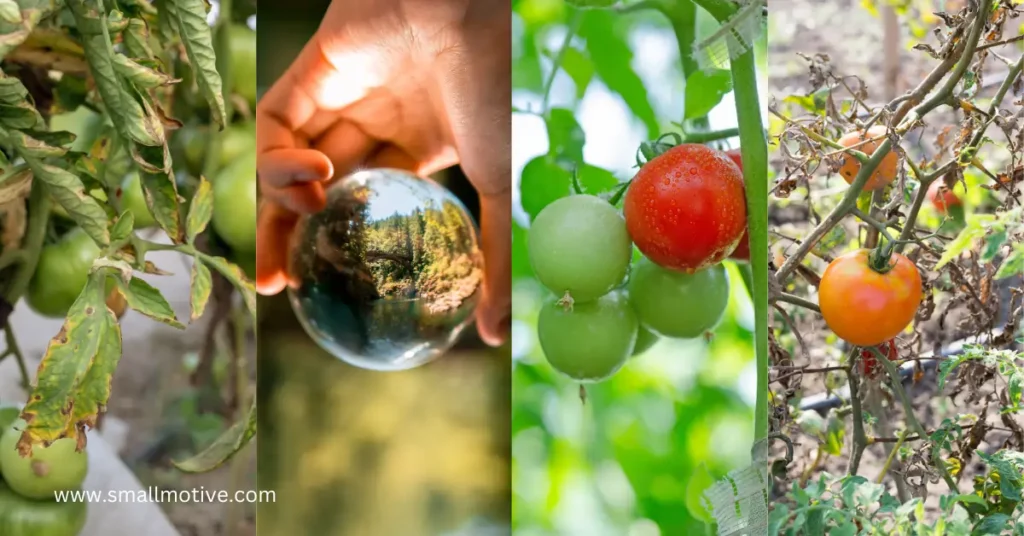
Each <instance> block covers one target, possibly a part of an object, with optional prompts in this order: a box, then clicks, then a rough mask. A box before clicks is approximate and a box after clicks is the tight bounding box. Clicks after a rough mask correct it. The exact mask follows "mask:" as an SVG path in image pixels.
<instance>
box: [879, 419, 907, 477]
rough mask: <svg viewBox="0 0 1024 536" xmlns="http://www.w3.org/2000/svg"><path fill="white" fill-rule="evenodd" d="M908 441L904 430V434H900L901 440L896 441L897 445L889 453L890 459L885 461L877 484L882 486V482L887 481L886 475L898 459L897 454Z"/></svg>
mask: <svg viewBox="0 0 1024 536" xmlns="http://www.w3.org/2000/svg"><path fill="white" fill-rule="evenodd" d="M906 439H907V430H903V431H902V432H900V437H899V440H897V441H896V444H895V445H893V447H892V450H891V451H889V457H888V458H886V459H885V465H883V466H882V470H881V471H880V472H879V473H878V478H876V479H875V482H877V483H879V484H881V483H882V480H885V475H886V473H888V472H889V468H890V467H892V462H893V460H894V459H896V453H897V452H898V451H899V450H900V447H902V446H903V442H904V441H905V440H906Z"/></svg>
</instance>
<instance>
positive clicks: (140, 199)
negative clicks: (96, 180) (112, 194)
mask: <svg viewBox="0 0 1024 536" xmlns="http://www.w3.org/2000/svg"><path fill="white" fill-rule="evenodd" d="M121 210H130V211H131V212H132V217H134V218H135V228H136V229H145V228H147V227H153V226H154V225H156V218H154V217H153V214H152V213H151V212H150V211H149V207H148V206H147V205H146V195H145V194H144V193H143V192H142V180H140V179H139V174H138V172H135V171H133V172H131V173H129V174H128V176H127V177H125V178H124V181H123V182H122V183H121Z"/></svg>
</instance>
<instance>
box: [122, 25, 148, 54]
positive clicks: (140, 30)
mask: <svg viewBox="0 0 1024 536" xmlns="http://www.w3.org/2000/svg"><path fill="white" fill-rule="evenodd" d="M121 37H122V40H123V42H124V46H125V48H126V49H128V54H130V55H131V56H132V57H134V58H145V59H153V58H154V57H155V56H156V55H155V54H153V49H152V47H151V46H150V43H149V28H148V27H147V26H146V23H145V21H143V20H142V19H135V18H133V19H129V20H128V27H127V28H125V31H124V32H123V33H122V34H121Z"/></svg>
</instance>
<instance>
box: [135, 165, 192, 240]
mask: <svg viewBox="0 0 1024 536" xmlns="http://www.w3.org/2000/svg"><path fill="white" fill-rule="evenodd" d="M139 179H140V180H141V182H142V192H143V194H144V197H145V198H146V206H147V207H149V211H150V213H152V214H153V219H155V220H156V222H157V224H159V225H160V228H161V229H163V230H164V232H166V233H167V236H169V237H171V240H173V241H174V242H175V243H180V242H181V241H182V235H183V233H182V229H181V208H180V206H181V205H180V203H179V200H178V189H177V185H176V184H175V183H174V177H173V176H171V175H164V174H155V173H147V172H144V171H139Z"/></svg>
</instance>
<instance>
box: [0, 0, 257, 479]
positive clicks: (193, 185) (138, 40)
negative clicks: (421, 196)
mask: <svg viewBox="0 0 1024 536" xmlns="http://www.w3.org/2000/svg"><path fill="white" fill-rule="evenodd" d="M229 5H230V4H225V6H229ZM208 11H209V5H208V4H207V3H205V2H203V1H202V0H166V1H160V2H156V3H150V2H137V1H134V0H123V1H118V0H106V1H104V0H68V1H67V2H36V1H34V0H18V1H17V2H8V3H7V4H5V8H4V16H3V17H2V20H0V59H2V64H0V69H2V72H0V167H2V168H3V169H4V173H5V180H4V181H3V182H2V183H0V197H2V199H3V200H4V209H5V210H4V212H5V220H4V223H5V231H11V229H12V227H11V226H10V224H12V223H13V224H14V227H13V229H14V234H15V235H16V236H14V238H13V239H8V238H7V237H9V236H10V234H11V233H6V234H5V240H4V242H3V244H2V246H3V251H2V255H0V257H2V260H0V265H2V272H0V275H2V277H0V296H2V298H3V301H5V302H6V303H7V304H8V305H11V306H13V305H14V304H16V303H18V302H19V301H20V299H21V298H22V297H24V296H25V295H26V292H29V293H30V294H29V296H30V297H35V298H36V302H37V303H42V302H43V301H46V300H47V299H48V298H47V296H46V295H45V294H46V293H47V292H51V291H52V289H53V288H56V286H58V285H62V286H61V289H62V290H61V293H60V295H59V296H55V297H53V300H49V301H50V302H53V303H49V302H48V303H47V305H48V306H49V307H48V311H47V312H52V311H57V312H59V313H61V314H62V313H64V312H66V318H65V320H64V324H63V327H62V328H61V329H60V332H59V333H57V334H56V335H55V336H54V338H53V339H52V340H51V341H50V343H49V345H48V347H47V350H46V353H45V355H44V356H43V359H42V362H41V363H40V365H39V369H38V375H37V378H36V381H35V384H34V386H33V387H32V391H31V393H30V396H29V398H28V400H27V402H26V404H25V407H24V409H23V411H22V417H23V418H24V419H25V421H26V422H27V425H26V426H25V427H24V430H23V432H22V433H21V435H20V437H19V438H18V441H17V445H18V449H19V451H20V452H21V454H22V455H24V456H28V455H29V454H30V453H31V452H32V450H33V448H38V447H39V446H40V445H48V444H50V443H52V442H54V441H57V440H61V439H66V440H70V441H72V442H74V443H76V444H77V446H78V448H79V449H81V448H84V446H85V442H86V439H85V434H84V432H85V431H86V430H87V429H88V428H90V427H93V426H95V425H96V423H97V419H98V417H99V415H100V414H101V413H102V412H103V411H104V410H105V407H106V405H107V402H108V399H109V397H110V384H111V376H112V375H113V374H114V371H115V369H116V367H117V365H118V361H119V359H120V357H121V352H122V333H121V329H120V325H119V323H118V315H117V314H115V312H114V311H112V310H110V309H109V308H108V306H107V297H108V294H109V291H110V289H113V288H116V291H117V292H118V293H120V294H121V295H122V296H123V298H124V300H125V302H126V303H127V305H128V307H130V308H131V309H133V310H135V311H137V312H139V313H141V314H143V315H146V316H148V317H150V318H152V319H154V320H156V321H159V322H162V323H165V324H167V325H170V326H173V327H176V328H183V327H184V323H183V322H182V321H180V320H179V319H178V318H177V317H176V314H175V312H174V310H173V309H172V307H171V306H170V304H169V302H168V300H167V299H166V298H165V297H164V296H163V295H161V293H160V291H159V290H157V288H156V287H154V286H153V285H152V284H150V283H149V282H147V279H148V278H150V277H153V276H160V275H165V274H166V273H167V272H165V271H164V270H162V269H161V268H160V267H158V266H156V265H155V264H154V263H153V262H152V261H150V260H149V259H148V258H147V255H148V253H149V252H151V251H156V250H173V251H176V252H178V253H180V254H182V255H184V256H187V257H189V258H191V262H192V278H191V287H192V288H191V298H192V300H191V318H190V320H195V319H197V318H199V317H200V316H201V315H202V314H203V312H204V310H205V308H206V305H207V302H208V300H209V299H210V295H211V292H210V289H211V286H212V285H213V284H214V279H215V278H223V279H224V280H226V281H227V282H229V283H230V285H231V286H233V287H234V289H235V291H236V292H237V293H239V294H241V296H242V303H243V304H244V305H245V306H246V307H247V308H248V309H249V313H250V314H254V313H255V290H254V287H253V285H252V283H251V282H250V281H249V280H248V279H247V278H246V276H245V274H244V273H243V272H242V270H241V269H240V268H238V266H236V265H234V264H233V263H231V262H229V261H227V260H226V259H225V258H224V256H226V255H227V254H228V253H230V251H229V249H228V248H226V247H225V246H224V245H223V241H222V239H221V238H219V237H217V236H215V235H214V233H213V232H212V231H210V230H209V229H208V227H209V223H210V220H211V217H212V215H213V213H214V201H213V188H212V187H211V184H210V182H208V181H207V180H206V178H204V176H205V175H210V173H188V172H187V171H185V166H184V165H183V164H184V161H185V160H184V158H179V159H176V158H175V155H181V154H182V153H183V147H181V144H180V143H178V142H180V141H182V140H183V139H184V137H183V136H178V135H177V134H175V132H180V131H181V129H182V128H183V127H184V129H185V130H190V129H194V128H196V124H197V123H203V122H205V123H207V124H208V125H209V126H206V127H203V128H206V129H209V130H210V131H211V132H219V131H220V130H221V129H223V128H225V127H227V126H229V125H231V124H233V123H234V124H238V123H244V122H245V121H246V119H247V118H248V117H249V116H250V115H251V111H250V110H248V109H247V106H248V105H249V100H250V99H247V94H248V93H249V92H250V91H253V89H254V87H253V88H249V87H245V88H244V91H242V88H240V87H239V85H238V84H237V83H236V84H233V85H232V87H230V88H226V87H225V85H224V83H223V81H222V74H224V73H225V72H230V71H231V70H232V66H231V65H230V63H229V62H223V61H221V62H218V57H225V58H226V57H229V56H230V55H231V51H230V50H229V47H230V43H231V42H232V41H237V40H238V39H237V37H236V38H234V39H229V36H228V34H227V32H229V31H231V32H234V33H238V32H240V31H241V32H248V33H249V34H252V33H253V32H252V31H251V30H249V29H248V28H244V27H238V26H237V25H236V26H232V24H231V19H232V17H233V16H235V15H236V12H235V11H232V10H230V9H228V10H226V11H225V12H223V13H221V14H220V16H219V18H218V22H217V23H216V24H215V25H213V26H211V25H210V24H209V23H208V22H207V17H208ZM242 11H244V9H242ZM241 69H242V71H245V70H246V69H248V70H249V71H251V70H252V66H248V65H246V66H241ZM243 74H244V73H243ZM251 82H254V81H253V80H252V79H251V77H249V79H248V81H245V80H243V81H242V82H241V83H243V84H248V83H251ZM253 86H254V84H253ZM236 93H241V98H234V97H236ZM253 93H254V91H253ZM238 105H240V106H238ZM79 115H81V116H82V117H87V116H91V117H93V119H94V120H91V121H89V123H88V125H85V126H83V125H76V123H75V121H67V120H63V119H62V120H61V121H57V120H56V119H53V118H68V117H72V116H79ZM178 117H181V118H185V119H183V120H179V119H178ZM55 126H66V127H68V128H69V129H70V130H74V131H75V132H70V131H65V130H59V129H56V128H54V127H55ZM250 132H252V131H251V130H250ZM210 138H211V141H212V140H216V139H218V138H219V134H212V135H211V136H210ZM250 140H251V141H250V142H249V143H250V144H251V143H254V140H252V139H251V138H250ZM217 147H218V144H217V143H210V150H211V151H216V150H217ZM210 160H215V159H212V158H211V159H210ZM178 161H180V162H181V163H182V165H176V164H177V162H178ZM211 169H212V168H211ZM201 171H202V170H201ZM123 186H124V187H126V188H127V189H128V190H129V192H128V193H127V194H125V192H124V190H123V188H122V187H123ZM253 188H254V186H253ZM252 219H253V221H251V222H248V223H249V224H250V225H252V226H253V228H254V226H255V221H254V218H252ZM241 224H242V225H244V224H245V222H241ZM150 225H156V226H158V227H159V229H160V230H162V231H163V233H164V234H166V237H167V238H168V239H169V243H167V242H158V241H153V240H150V239H148V238H145V237H144V236H143V235H141V234H136V232H135V229H136V228H140V229H141V228H144V227H147V226H150ZM79 234H81V235H84V236H87V237H88V240H90V241H91V242H92V244H90V248H89V249H90V253H89V255H88V257H89V258H85V257H84V256H76V258H79V257H80V258H81V261H82V262H84V265H83V266H70V265H66V266H64V268H65V269H67V270H72V271H74V272H75V273H74V274H63V275H64V276H63V277H61V276H62V274H61V272H60V270H57V269H55V268H53V267H52V266H51V265H52V261H51V260H48V259H47V258H44V257H45V256H46V255H47V251H51V250H52V248H54V247H62V246H61V245H60V244H62V243H65V242H67V241H68V240H70V238H67V237H74V236H78V235H79ZM61 236H64V237H65V238H56V239H55V238H54V237H61ZM51 242H53V243H54V245H51ZM76 262H78V261H76ZM37 268H39V270H37ZM214 274H216V275H214ZM33 276H34V279H33ZM58 279H60V280H58ZM30 281H31V285H30V284H29V283H30ZM64 286H67V287H68V288H64ZM51 293H52V292H51ZM57 298H59V300H61V302H60V303H56V301H55V300H57ZM7 310H8V311H9V308H8V309H7ZM0 320H2V323H3V324H5V325H6V323H7V318H6V316H5V317H4V318H3V319H0ZM6 329H7V330H8V341H10V340H12V337H13V333H12V332H11V328H10V326H6ZM12 353H15V354H16V353H17V350H16V349H15V348H13V347H9V348H8V351H7V353H5V354H4V355H5V356H7V355H8V354H12ZM16 357H17V358H18V359H19V360H20V359H22V358H23V356H21V355H20V354H19V355H16ZM250 411H253V412H254V408H250ZM254 432H255V425H254V419H253V418H250V417H246V418H244V419H242V422H241V423H240V425H239V426H237V427H236V429H232V430H231V431H230V432H229V435H228V436H227V437H225V438H222V440H221V441H219V443H218V445H219V444H228V445H231V446H232V448H231V449H223V448H221V447H219V446H215V447H214V448H213V449H212V452H207V453H205V454H203V455H200V456H199V457H198V458H196V459H194V460H190V461H189V462H187V463H186V464H185V465H186V466H187V467H188V468H189V469H191V470H202V469H209V468H212V467H214V466H216V465H218V464H219V463H221V462H222V461H223V460H224V459H226V458H227V457H228V456H230V455H231V454H233V453H234V452H235V451H236V450H237V449H238V448H240V447H241V445H243V444H244V443H245V441H247V440H248V439H249V438H251V437H252V435H253V433H254Z"/></svg>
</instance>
